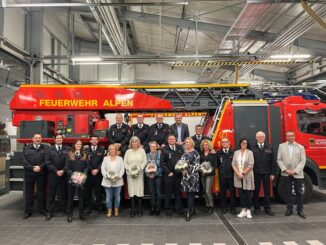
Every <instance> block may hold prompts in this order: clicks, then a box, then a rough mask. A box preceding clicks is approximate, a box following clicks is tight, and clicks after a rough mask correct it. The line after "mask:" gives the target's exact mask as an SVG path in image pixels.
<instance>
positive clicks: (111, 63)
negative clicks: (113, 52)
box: [74, 61, 120, 66]
mask: <svg viewBox="0 0 326 245" xmlns="http://www.w3.org/2000/svg"><path fill="white" fill-rule="evenodd" d="M118 64H120V63H118V62H105V61H100V62H97V61H95V62H74V65H80V66H82V65H118Z"/></svg>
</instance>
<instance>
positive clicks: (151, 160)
mask: <svg viewBox="0 0 326 245" xmlns="http://www.w3.org/2000/svg"><path fill="white" fill-rule="evenodd" d="M149 148H150V152H149V153H147V166H146V169H145V172H146V176H147V183H148V190H149V195H150V198H151V211H149V216H153V215H154V214H155V216H159V215H160V209H161V178H162V168H161V165H160V153H159V152H158V150H157V149H158V144H157V143H156V141H151V142H149Z"/></svg>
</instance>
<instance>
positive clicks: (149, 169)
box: [145, 161, 157, 179]
mask: <svg viewBox="0 0 326 245" xmlns="http://www.w3.org/2000/svg"><path fill="white" fill-rule="evenodd" d="M156 170H157V166H156V164H155V163H153V162H152V161H149V162H148V163H147V165H146V168H145V173H146V175H147V176H148V177H149V178H151V179H153V178H154V177H155V175H156Z"/></svg>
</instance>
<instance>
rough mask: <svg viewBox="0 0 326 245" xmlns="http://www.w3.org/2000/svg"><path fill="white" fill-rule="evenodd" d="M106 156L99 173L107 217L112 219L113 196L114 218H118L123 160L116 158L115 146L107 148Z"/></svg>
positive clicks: (116, 150)
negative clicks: (103, 190)
mask: <svg viewBox="0 0 326 245" xmlns="http://www.w3.org/2000/svg"><path fill="white" fill-rule="evenodd" d="M108 152H109V154H108V156H106V157H104V159H103V162H102V166H101V173H102V175H103V180H102V186H103V187H104V189H105V193H106V200H105V201H106V208H107V209H108V213H107V217H108V218H111V217H112V199H113V195H114V216H116V217H118V216H119V207H120V200H121V196H120V192H121V188H122V186H123V184H124V183H123V174H124V172H125V168H124V164H123V159H122V157H120V156H118V149H117V147H116V146H115V145H113V144H112V145H110V146H109V148H108Z"/></svg>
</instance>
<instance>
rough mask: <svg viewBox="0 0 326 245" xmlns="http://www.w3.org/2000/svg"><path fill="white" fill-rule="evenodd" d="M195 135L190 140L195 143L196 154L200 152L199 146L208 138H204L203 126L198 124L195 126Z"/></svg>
mask: <svg viewBox="0 0 326 245" xmlns="http://www.w3.org/2000/svg"><path fill="white" fill-rule="evenodd" d="M195 133H196V134H195V135H194V136H192V137H191V138H192V140H193V141H194V143H195V147H194V148H195V150H196V151H198V152H201V149H200V144H201V142H202V141H203V140H208V137H206V136H204V135H203V126H202V125H200V124H198V125H196V127H195Z"/></svg>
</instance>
